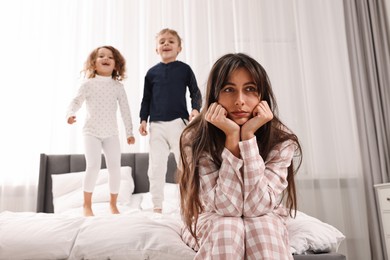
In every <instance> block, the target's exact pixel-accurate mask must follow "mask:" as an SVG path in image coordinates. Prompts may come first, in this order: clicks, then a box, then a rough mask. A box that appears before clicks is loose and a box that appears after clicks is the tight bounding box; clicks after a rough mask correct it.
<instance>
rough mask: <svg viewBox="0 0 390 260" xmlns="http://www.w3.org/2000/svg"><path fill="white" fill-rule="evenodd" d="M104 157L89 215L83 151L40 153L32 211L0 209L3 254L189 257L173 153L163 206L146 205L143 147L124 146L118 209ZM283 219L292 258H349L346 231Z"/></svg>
mask: <svg viewBox="0 0 390 260" xmlns="http://www.w3.org/2000/svg"><path fill="white" fill-rule="evenodd" d="M102 157H103V160H102V167H101V168H102V170H101V173H99V179H98V181H97V185H96V188H95V191H94V197H93V202H94V205H93V207H94V212H95V217H89V218H86V217H83V216H82V214H81V213H82V207H81V206H82V205H81V204H80V203H82V199H81V194H82V193H81V192H82V190H81V180H82V177H83V174H85V172H84V170H85V157H84V155H82V154H63V155H54V154H53V155H48V154H41V155H40V172H39V183H38V200H37V212H2V213H0V259H40V260H42V259H149V260H151V259H169V260H176V259H177V260H179V259H180V260H186V259H188V260H189V259H193V257H194V255H195V252H194V251H193V250H192V249H191V248H189V247H187V246H186V245H185V244H184V242H183V241H182V240H181V238H180V227H181V221H180V208H179V205H180V204H179V198H178V195H179V193H178V185H177V184H176V183H175V179H176V178H175V172H176V171H175V169H176V163H175V160H174V157H173V155H172V154H171V155H170V157H169V160H168V170H167V175H166V184H165V188H164V192H165V198H166V200H165V201H164V205H163V208H164V211H163V214H156V213H153V211H152V210H151V207H152V205H151V197H150V194H149V192H148V191H149V182H148V177H147V169H148V154H147V153H123V154H122V158H121V161H122V167H121V174H122V182H121V190H120V191H119V196H118V201H119V203H118V206H119V210H120V211H121V214H120V215H112V214H109V213H108V212H107V202H108V199H109V198H108V197H107V194H108V190H107V189H108V185H107V174H108V173H107V170H106V165H105V161H104V156H102ZM75 187H76V188H75ZM95 194H96V196H95ZM53 213H54V214H53ZM287 226H288V230H289V235H290V244H291V252H292V254H293V257H294V259H295V260H341V259H346V257H345V256H344V255H342V254H339V253H337V250H338V247H339V245H340V243H341V242H342V241H343V240H344V238H345V237H344V235H343V234H342V233H341V232H340V231H339V230H337V229H336V228H335V227H333V226H331V225H328V224H326V223H323V222H321V221H320V220H318V219H316V218H314V217H311V216H308V215H306V214H304V213H303V212H298V215H297V218H295V219H289V220H288V221H287Z"/></svg>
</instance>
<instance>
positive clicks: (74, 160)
mask: <svg viewBox="0 0 390 260" xmlns="http://www.w3.org/2000/svg"><path fill="white" fill-rule="evenodd" d="M85 165H86V162H85V156H84V154H62V155H48V154H44V153H42V154H41V156H40V167H39V182H38V201H37V212H45V213H53V212H54V206H53V194H52V181H51V175H54V174H65V173H70V172H80V171H85ZM121 165H122V166H130V167H131V168H132V171H131V173H132V175H133V179H134V186H135V188H134V193H142V192H148V191H149V179H148V175H147V172H148V165H149V154H148V153H122V158H121ZM101 168H102V169H104V168H106V162H105V159H104V156H103V155H102V166H101ZM175 175H176V161H175V157H174V156H173V154H172V153H171V154H170V155H169V158H168V169H167V174H166V182H169V183H175V182H176V176H175Z"/></svg>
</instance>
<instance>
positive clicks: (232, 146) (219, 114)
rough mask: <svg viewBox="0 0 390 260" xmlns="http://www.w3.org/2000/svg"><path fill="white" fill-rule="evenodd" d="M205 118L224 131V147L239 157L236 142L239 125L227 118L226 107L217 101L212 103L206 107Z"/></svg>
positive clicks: (238, 136) (238, 135)
mask: <svg viewBox="0 0 390 260" xmlns="http://www.w3.org/2000/svg"><path fill="white" fill-rule="evenodd" d="M205 119H206V121H207V122H209V123H211V124H213V125H215V126H216V127H218V128H219V129H221V130H222V131H223V132H224V133H225V135H226V140H225V147H226V149H228V150H229V151H230V152H231V153H232V154H234V156H236V157H240V150H239V147H238V142H239V141H240V126H239V125H238V124H237V123H235V122H234V121H233V120H231V119H229V118H227V111H226V109H225V108H224V107H223V106H221V105H220V104H218V103H217V102H215V103H212V104H211V105H210V107H209V108H208V109H207V112H206V114H205Z"/></svg>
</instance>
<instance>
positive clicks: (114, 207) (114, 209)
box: [110, 205, 120, 214]
mask: <svg viewBox="0 0 390 260" xmlns="http://www.w3.org/2000/svg"><path fill="white" fill-rule="evenodd" d="M110 208H111V213H112V214H120V212H119V210H118V208H117V206H116V205H110Z"/></svg>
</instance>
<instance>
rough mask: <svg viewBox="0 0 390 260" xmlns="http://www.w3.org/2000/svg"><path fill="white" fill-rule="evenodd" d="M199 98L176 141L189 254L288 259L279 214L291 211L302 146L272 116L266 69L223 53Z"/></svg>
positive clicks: (273, 106) (272, 101)
mask: <svg viewBox="0 0 390 260" xmlns="http://www.w3.org/2000/svg"><path fill="white" fill-rule="evenodd" d="M205 103H206V104H205V107H204V109H203V110H202V112H201V113H200V115H199V116H198V117H196V118H195V119H194V120H193V121H192V122H191V123H190V124H189V125H188V126H187V128H186V129H185V130H184V131H183V134H182V136H181V140H180V142H181V143H180V148H181V158H182V160H181V162H182V165H181V174H180V176H179V184H180V192H181V210H182V217H183V220H184V223H185V228H184V229H183V233H182V237H183V240H184V241H185V242H186V243H187V244H188V245H189V246H190V247H192V248H193V249H195V250H196V251H198V252H197V255H196V257H195V259H234V260H237V259H278V260H280V259H292V255H291V253H290V248H289V242H288V234H287V229H286V226H285V222H284V218H285V217H286V216H288V213H290V214H291V215H292V214H293V211H294V210H295V209H296V194H295V184H294V173H295V171H294V168H293V163H292V161H293V156H294V153H295V152H297V153H298V165H300V163H301V148H300V144H299V141H298V138H297V137H296V136H295V135H294V134H293V133H292V132H291V131H290V130H289V129H288V128H287V127H286V126H285V125H284V124H283V123H282V122H281V121H280V120H279V119H278V117H277V115H276V110H277V106H276V100H275V98H274V95H273V92H272V89H271V85H270V82H269V80H268V76H267V74H266V72H265V70H264V69H263V67H262V66H261V65H260V64H259V63H258V62H257V61H255V60H254V59H253V58H251V57H249V56H247V55H245V54H242V53H238V54H227V55H224V56H223V57H221V58H220V59H218V60H217V62H216V63H215V64H214V66H213V68H212V70H211V72H210V75H209V79H208V83H207V91H206V100H205ZM297 168H298V167H296V168H295V169H297ZM283 194H286V195H287V196H286V197H284V200H283ZM282 201H284V202H285V203H286V205H287V208H288V210H287V209H286V208H284V207H283V206H282Z"/></svg>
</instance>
